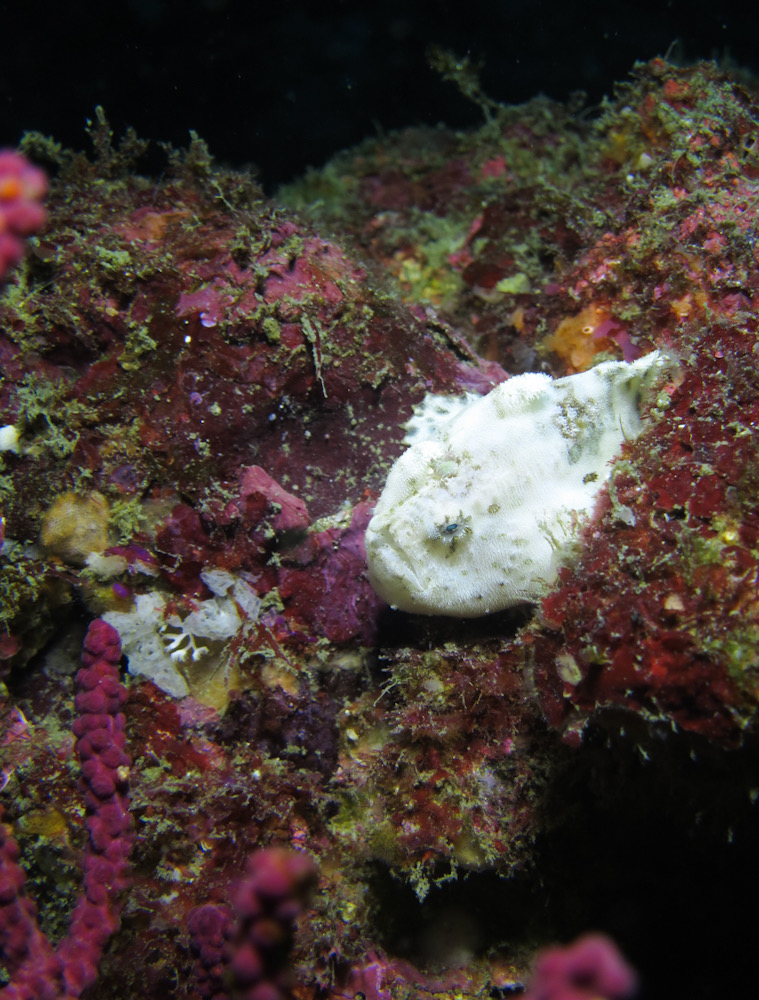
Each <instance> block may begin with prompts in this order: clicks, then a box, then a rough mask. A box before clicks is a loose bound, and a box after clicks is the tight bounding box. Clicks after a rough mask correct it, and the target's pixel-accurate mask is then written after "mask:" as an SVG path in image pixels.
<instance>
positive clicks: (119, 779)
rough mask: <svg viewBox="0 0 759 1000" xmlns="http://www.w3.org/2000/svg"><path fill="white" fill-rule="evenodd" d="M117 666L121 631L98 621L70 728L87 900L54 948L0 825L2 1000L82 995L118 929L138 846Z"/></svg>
mask: <svg viewBox="0 0 759 1000" xmlns="http://www.w3.org/2000/svg"><path fill="white" fill-rule="evenodd" d="M120 659H121V644H120V642H119V636H118V633H117V632H116V630H115V629H114V628H112V627H111V626H110V625H107V624H106V623H105V622H104V621H101V620H100V619H98V620H97V621H95V622H93V623H92V625H90V628H89V631H88V632H87V635H86V637H85V640H84V651H83V653H82V662H83V664H84V668H83V669H82V670H80V671H79V673H78V674H77V676H76V683H77V688H78V693H77V695H76V698H75V699H74V704H75V706H76V710H77V713H78V715H77V718H76V720H75V721H74V727H73V728H74V735H75V736H76V738H77V742H76V749H77V755H78V757H79V760H80V762H81V765H82V776H81V778H80V782H79V785H80V789H81V791H82V794H83V796H84V802H85V806H86V809H87V815H86V819H85V825H86V827H87V832H88V834H89V838H88V844H87V847H86V848H85V855H84V893H83V895H82V896H81V898H80V899H79V901H78V903H77V904H76V906H75V908H74V912H73V914H72V917H71V923H70V926H69V931H68V934H67V935H66V937H65V938H64V939H63V940H62V941H61V943H60V944H59V946H58V947H57V948H56V949H54V948H53V946H52V945H51V944H50V942H49V941H48V939H47V938H46V937H45V935H44V934H43V933H42V931H41V930H40V928H39V926H38V924H37V920H36V915H37V907H36V906H35V904H34V902H33V901H32V900H31V899H29V898H28V897H27V896H26V895H25V893H24V890H23V886H24V882H25V881H26V876H25V875H24V872H23V870H22V869H21V867H20V866H19V864H18V861H19V854H20V852H19V849H18V845H17V844H16V842H15V841H14V840H13V838H12V837H10V836H9V835H8V831H7V828H6V827H5V826H3V825H0V955H1V956H2V958H3V959H4V960H5V963H6V966H7V968H8V971H9V972H10V975H11V979H10V982H9V983H8V985H7V986H6V987H5V988H4V989H3V990H2V991H0V997H2V998H3V1000H54V998H69V997H78V996H80V994H81V993H82V992H83V991H84V990H85V989H86V988H87V987H88V986H90V985H92V983H94V981H95V979H96V977H97V968H98V963H99V961H100V957H101V955H102V953H103V948H104V947H105V945H106V943H107V941H108V939H109V938H110V936H111V934H112V933H113V932H114V931H115V930H116V928H117V927H118V923H119V913H120V910H121V904H120V903H119V901H118V894H119V893H120V892H121V890H123V889H126V888H127V887H128V886H129V883H130V877H129V853H130V851H131V848H132V842H133V839H134V837H133V833H132V819H131V816H130V814H129V795H128V789H127V776H128V769H129V765H130V759H129V756H128V755H127V753H126V751H125V743H126V739H125V735H124V730H125V719H124V715H123V713H122V711H121V709H122V707H123V705H124V702H125V701H126V697H127V694H126V689H125V688H124V686H123V684H122V683H121V681H120V680H119V671H118V663H119V660H120Z"/></svg>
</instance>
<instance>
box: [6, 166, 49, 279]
mask: <svg viewBox="0 0 759 1000" xmlns="http://www.w3.org/2000/svg"><path fill="white" fill-rule="evenodd" d="M46 191H47V178H46V177H45V174H44V172H43V171H42V170H40V169H39V167H35V166H33V165H32V164H31V163H30V162H29V161H28V160H27V159H26V157H24V156H21V154H20V153H16V152H15V151H14V150H12V149H0V279H2V278H3V276H4V275H5V273H6V272H7V271H8V270H9V269H10V268H11V267H12V266H13V265H14V264H17V263H18V262H19V261H20V260H21V258H22V256H23V254H24V239H25V237H27V236H31V235H32V234H33V233H36V232H37V230H38V229H40V227H41V226H42V223H43V222H44V221H45V207H44V205H43V204H42V199H43V198H44V197H45V193H46Z"/></svg>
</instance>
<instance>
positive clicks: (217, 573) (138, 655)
mask: <svg viewBox="0 0 759 1000" xmlns="http://www.w3.org/2000/svg"><path fill="white" fill-rule="evenodd" d="M200 576H201V579H202V580H203V582H204V583H205V584H206V586H207V587H208V588H209V590H210V591H211V592H212V593H213V595H214V596H213V597H210V598H209V599H208V600H206V601H199V602H196V603H195V604H194V607H193V610H192V611H191V612H190V613H189V614H188V615H186V616H185V617H184V618H182V617H180V615H178V614H167V605H166V599H165V597H164V596H163V595H162V594H160V593H158V592H157V591H151V592H150V593H147V594H138V595H137V596H136V597H135V601H134V607H133V608H132V610H130V611H109V612H107V613H106V614H104V615H103V618H104V619H105V621H107V622H108V624H109V625H113V627H114V628H115V629H116V630H117V631H118V633H119V636H120V638H121V645H122V648H123V650H124V653H125V655H126V657H127V660H128V664H129V672H130V674H139V675H142V676H144V677H148V678H149V679H150V680H152V681H153V683H154V684H155V685H156V686H157V687H159V688H161V690H162V691H165V692H166V693H167V694H169V695H171V696H172V697H174V698H183V697H184V696H185V695H187V694H188V693H189V688H188V685H187V681H186V679H185V677H184V676H183V674H182V671H181V668H180V665H181V664H183V663H186V662H187V661H188V660H192V661H194V662H197V661H198V660H200V659H201V658H202V657H203V656H205V655H207V654H208V652H209V649H208V646H205V645H201V644H199V643H198V640H199V639H201V640H202V639H206V640H210V641H211V642H217V643H218V642H226V641H227V640H228V639H231V638H232V637H233V636H234V635H236V634H237V633H238V632H239V630H240V628H241V627H242V624H243V619H245V620H252V621H255V620H256V618H257V616H258V608H259V605H260V600H259V598H258V596H257V595H256V593H255V591H254V590H253V588H252V587H250V586H249V585H248V584H247V583H246V582H245V581H244V580H242V579H240V578H239V577H236V576H234V575H233V574H232V573H228V572H226V571H225V570H219V569H206V570H203V572H202V573H201V574H200ZM241 615H242V617H241Z"/></svg>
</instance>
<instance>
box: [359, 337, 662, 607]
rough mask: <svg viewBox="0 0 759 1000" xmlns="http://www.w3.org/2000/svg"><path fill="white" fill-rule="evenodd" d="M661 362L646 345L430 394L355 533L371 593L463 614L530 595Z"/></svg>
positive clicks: (574, 524) (574, 526) (575, 522)
mask: <svg viewBox="0 0 759 1000" xmlns="http://www.w3.org/2000/svg"><path fill="white" fill-rule="evenodd" d="M669 368H670V362H669V361H668V359H666V358H665V357H664V356H663V355H662V354H661V353H660V352H659V351H654V352H652V353H651V354H647V355H646V356H645V357H642V358H639V359H638V360H637V361H634V362H632V363H627V362H624V361H618V362H617V361H610V362H605V363H603V364H599V365H597V366H596V367H595V368H591V369H590V370H589V371H586V372H582V373H581V374H579V375H569V376H567V377H566V378H560V379H552V378H551V377H550V376H548V375H542V374H527V375H518V376H516V377H514V378H511V379H509V380H508V381H506V382H503V383H501V385H499V386H496V388H495V389H493V390H492V392H490V393H488V395H487V396H481V397H477V396H472V395H467V396H464V397H449V398H447V397H441V396H427V397H426V399H425V400H424V402H423V403H422V405H421V406H420V407H417V408H416V410H415V415H414V416H413V417H412V419H411V420H410V421H409V423H408V424H407V425H406V426H407V428H408V433H407V435H406V438H405V440H406V442H407V443H409V444H410V445H411V447H410V448H409V449H408V450H407V451H406V452H404V453H403V454H402V455H401V456H400V458H399V459H398V460H397V461H396V463H395V464H394V465H393V467H392V468H391V470H390V473H389V475H388V477H387V482H386V484H385V488H384V490H383V491H382V495H381V496H380V498H379V501H378V503H377V506H376V508H375V510H374V515H373V517H372V519H371V521H370V522H369V525H368V527H367V530H366V555H367V560H368V567H369V578H370V580H371V582H372V585H373V587H374V589H375V590H376V591H377V593H378V594H379V595H380V597H382V598H383V599H384V600H386V601H387V602H388V603H389V604H390V605H392V606H393V607H394V608H400V609H402V610H404V611H411V612H416V613H418V614H427V615H457V616H462V617H468V618H473V617H477V616H479V615H485V614H488V613H490V612H494V611H500V610H502V609H503V608H508V607H511V606H513V605H516V604H520V603H522V602H530V601H536V600H538V599H539V598H540V597H541V596H542V595H543V594H545V593H546V590H547V588H548V587H549V586H550V585H551V584H552V583H553V582H555V580H556V577H557V573H558V570H559V567H560V566H561V564H562V562H563V561H565V560H566V558H567V557H568V555H569V554H570V552H571V549H572V545H573V542H574V541H575V540H576V538H577V533H578V531H579V529H580V527H581V526H582V524H583V522H584V521H586V520H587V518H588V516H589V515H590V512H591V510H592V507H593V503H594V501H595V498H596V496H597V494H598V492H599V490H600V489H601V487H602V486H603V484H604V482H605V481H606V480H607V479H608V477H609V475H610V474H611V468H612V464H611V463H612V462H613V459H614V458H615V457H616V456H617V455H618V454H619V452H620V449H621V447H622V444H623V442H624V441H626V440H630V439H632V438H635V437H636V436H637V435H638V434H639V433H640V431H641V429H642V422H641V417H640V407H641V404H642V402H643V401H645V400H646V399H648V398H650V397H651V395H652V392H654V391H656V390H658V388H660V386H661V383H662V381H663V380H664V378H665V376H666V373H667V371H668V370H669ZM629 513H630V515H632V512H629Z"/></svg>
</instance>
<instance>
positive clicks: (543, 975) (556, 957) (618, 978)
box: [525, 934, 638, 1000]
mask: <svg viewBox="0 0 759 1000" xmlns="http://www.w3.org/2000/svg"><path fill="white" fill-rule="evenodd" d="M637 983H638V978H637V976H636V975H635V972H634V971H633V970H632V969H631V968H630V966H629V965H628V964H627V962H626V961H625V960H624V958H623V957H622V955H621V953H620V951H619V949H618V948H617V946H616V945H615V944H614V942H613V941H612V940H611V939H610V938H608V937H606V936H605V935H603V934H585V935H584V936H583V937H581V938H578V939H577V940H576V941H574V942H572V944H569V945H567V946H566V947H555V948H546V949H545V951H542V952H541V953H540V954H539V955H538V957H537V959H536V960H535V968H534V971H533V976H532V983H531V985H530V989H529V991H528V993H527V994H526V996H525V1000H625V998H626V997H631V996H632V995H633V994H634V993H635V990H636V988H637Z"/></svg>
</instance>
